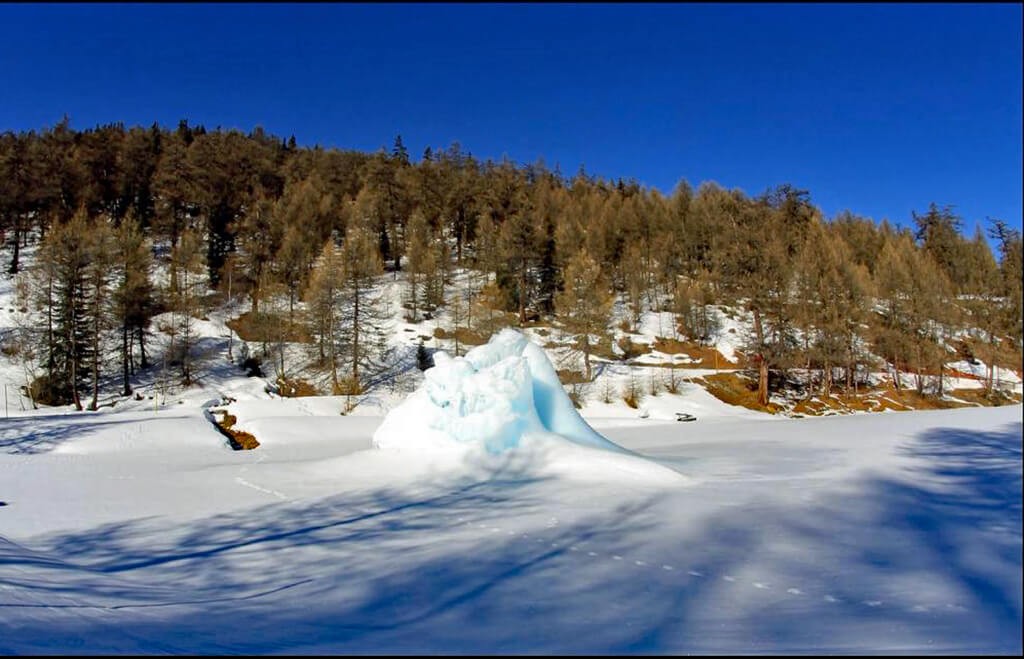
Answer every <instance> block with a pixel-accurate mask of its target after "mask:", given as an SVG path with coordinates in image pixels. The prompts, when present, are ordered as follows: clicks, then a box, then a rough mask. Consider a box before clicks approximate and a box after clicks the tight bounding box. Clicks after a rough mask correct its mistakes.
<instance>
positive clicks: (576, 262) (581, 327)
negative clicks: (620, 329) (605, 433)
mask: <svg viewBox="0 0 1024 659" xmlns="http://www.w3.org/2000/svg"><path fill="white" fill-rule="evenodd" d="M612 300H613V297H612V295H611V291H610V290H609V285H608V281H607V280H606V278H605V277H604V274H603V273H602V272H601V268H600V266H599V265H598V264H597V262H596V261H594V259H593V258H591V256H590V254H588V253H587V252H586V251H585V250H580V251H579V252H577V253H576V255H575V256H574V257H573V258H572V259H571V260H570V261H569V263H568V265H567V266H566V268H565V287H564V289H563V290H562V291H561V292H559V293H558V294H556V295H555V309H556V311H557V313H558V316H559V318H560V319H561V320H562V323H563V325H564V326H565V328H566V329H567V330H568V331H569V332H571V333H572V334H573V335H574V336H575V337H576V344H577V347H578V349H579V350H580V351H581V352H582V353H583V366H584V370H585V375H586V378H587V380H588V381H589V380H591V379H592V373H591V367H590V355H591V354H592V352H593V348H594V346H595V345H596V343H598V342H600V340H601V337H603V336H604V335H605V333H606V332H607V327H608V317H609V313H610V312H611V305H612Z"/></svg>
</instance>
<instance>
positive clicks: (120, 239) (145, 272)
mask: <svg viewBox="0 0 1024 659" xmlns="http://www.w3.org/2000/svg"><path fill="white" fill-rule="evenodd" d="M116 247H117V253H116V264H115V268H114V280H115V283H114V295H113V307H114V317H115V319H116V323H117V325H119V326H120V331H121V370H122V384H123V387H122V395H124V396H128V395H130V394H131V393H132V389H131V384H130V382H129V375H130V373H131V370H132V369H131V362H132V343H133V341H132V336H133V333H134V332H138V333H139V336H140V338H141V337H142V336H143V335H144V332H145V330H146V328H148V326H149V322H150V318H152V315H153V310H154V303H153V286H152V283H151V281H150V268H151V264H152V254H151V252H150V246H149V244H148V242H147V241H146V239H145V237H144V236H143V234H142V230H141V227H140V226H139V222H138V221H137V220H136V219H135V215H134V212H133V211H129V214H128V216H127V217H126V218H125V221H124V222H122V223H121V226H120V227H118V229H117V235H116ZM140 349H141V350H142V355H143V359H144V355H145V345H144V344H143V343H142V342H141V340H140Z"/></svg>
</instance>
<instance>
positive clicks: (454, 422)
mask: <svg viewBox="0 0 1024 659" xmlns="http://www.w3.org/2000/svg"><path fill="white" fill-rule="evenodd" d="M424 376H425V381H424V383H423V385H422V386H421V387H420V388H419V389H418V390H417V391H416V392H414V393H413V394H412V395H411V396H409V398H408V399H406V400H405V402H403V403H402V404H401V405H399V406H398V407H396V408H395V409H394V410H392V411H391V412H390V413H389V414H388V415H387V417H385V419H384V422H383V423H382V424H381V426H380V428H379V429H378V430H377V432H376V433H375V434H374V437H373V445H374V446H375V447H377V448H384V449H408V450H422V451H426V450H436V449H451V448H453V446H454V445H457V444H475V445H480V446H483V447H484V448H485V449H486V450H487V451H488V452H490V453H500V452H502V451H504V450H506V449H510V448H515V447H518V446H520V445H521V444H522V443H523V442H524V441H529V440H537V439H548V440H551V441H559V440H569V441H572V442H575V443H577V444H582V445H584V446H590V447H595V448H603V449H608V450H612V451H619V452H623V449H622V448H621V447H619V446H618V445H617V444H614V443H612V442H610V441H608V440H607V439H605V438H604V437H602V436H601V435H599V434H598V433H597V432H595V431H594V430H593V429H592V428H591V427H590V426H589V425H587V422H586V421H584V420H583V418H582V417H581V416H580V415H579V413H578V412H577V411H576V410H575V408H574V407H573V405H572V401H570V399H569V397H568V396H567V395H566V393H565V391H564V390H563V389H562V385H561V383H560V382H559V380H558V374H557V373H556V372H555V369H554V367H553V366H552V365H551V362H550V361H549V360H548V358H547V356H546V355H545V354H544V351H543V350H542V349H541V348H540V347H538V346H537V345H535V344H533V343H531V342H530V341H529V340H528V339H527V338H526V337H525V336H523V335H522V334H521V333H519V332H517V331H515V330H513V329H505V330H502V331H501V332H499V333H497V334H495V335H494V336H492V337H491V340H490V341H489V342H488V343H487V344H486V345H482V346H477V347H476V348H473V349H472V350H470V351H469V352H468V353H466V356H465V357H455V358H452V357H450V356H449V355H448V354H447V353H444V352H438V353H436V354H435V355H434V367H433V368H430V369H427V371H426V372H425V373H424Z"/></svg>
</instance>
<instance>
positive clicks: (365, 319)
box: [340, 225, 384, 391]
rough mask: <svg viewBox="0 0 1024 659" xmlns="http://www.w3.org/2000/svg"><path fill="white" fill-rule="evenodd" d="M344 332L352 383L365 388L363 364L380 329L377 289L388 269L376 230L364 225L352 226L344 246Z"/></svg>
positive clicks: (358, 387)
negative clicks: (361, 367)
mask: <svg viewBox="0 0 1024 659" xmlns="http://www.w3.org/2000/svg"><path fill="white" fill-rule="evenodd" d="M340 260H341V280H342V290H343V294H342V295H343V323H344V330H343V331H344V336H345V338H346V344H347V345H348V348H349V364H350V365H351V378H352V386H353V387H354V388H355V389H356V390H357V391H361V386H362V385H361V380H360V374H359V368H360V366H365V365H366V363H367V361H368V357H369V356H370V355H369V354H368V350H367V348H368V345H372V340H373V338H374V337H375V336H376V334H378V333H379V329H378V326H377V323H379V322H380V321H381V317H380V308H379V304H380V300H379V296H378V295H375V294H374V292H373V286H374V284H375V283H376V277H377V276H378V275H379V274H381V273H382V272H383V270H384V266H383V263H382V261H381V258H380V254H379V253H378V252H377V249H376V245H375V241H374V239H373V235H372V233H371V232H370V231H369V230H367V229H365V228H363V227H362V226H360V225H356V226H353V227H350V228H349V231H348V233H347V234H346V235H345V243H344V245H342V249H341V255H340Z"/></svg>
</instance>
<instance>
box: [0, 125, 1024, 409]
mask: <svg viewBox="0 0 1024 659" xmlns="http://www.w3.org/2000/svg"><path fill="white" fill-rule="evenodd" d="M954 209H955V207H953V206H944V205H937V204H935V203H932V202H931V200H922V205H921V209H920V211H919V212H914V213H913V215H912V217H909V218H893V219H899V220H901V221H904V222H905V223H906V224H907V226H912V228H911V229H907V228H899V227H897V226H894V225H893V224H890V223H888V222H886V221H882V222H881V223H876V222H875V221H873V220H872V219H869V218H863V217H858V216H856V215H853V214H850V213H847V212H844V213H840V214H839V215H837V216H836V217H832V218H825V217H823V216H822V213H821V211H820V210H819V209H818V208H816V207H815V205H814V204H813V202H812V192H811V191H806V190H801V189H799V188H798V187H795V186H793V185H790V184H787V183H782V184H780V185H778V186H776V187H773V188H771V189H769V190H766V191H764V192H763V193H761V194H758V195H756V196H750V195H748V194H746V193H744V192H742V191H740V190H728V189H725V188H723V187H721V186H719V185H717V184H715V183H711V182H706V183H702V184H700V185H699V186H698V187H697V188H696V189H694V188H692V187H691V186H690V185H689V184H688V183H686V182H685V181H682V182H680V183H679V185H678V186H677V187H676V188H675V189H674V190H673V191H672V192H671V193H670V194H665V193H662V192H660V191H658V190H655V189H647V188H644V187H641V186H640V185H639V184H637V183H636V182H633V181H622V180H618V181H608V180H603V179H601V178H598V177H594V176H590V175H588V174H587V173H586V172H585V171H583V170H582V169H581V170H580V171H579V172H577V173H575V174H574V175H565V174H563V173H561V172H559V171H552V170H551V169H549V168H547V167H546V166H545V165H544V164H542V163H534V164H526V165H521V164H516V163H512V162H509V161H507V160H505V161H501V162H493V161H490V160H487V161H480V160H478V159H476V158H474V157H473V156H472V155H471V154H470V153H467V152H464V151H463V150H462V149H461V148H460V147H459V145H458V144H454V145H451V146H449V147H446V148H441V149H437V150H432V149H430V148H428V149H427V150H426V151H425V152H424V153H423V154H422V157H421V158H419V159H418V160H417V161H414V159H413V158H411V157H410V155H409V153H408V152H407V150H406V149H405V147H404V146H403V144H402V141H401V138H400V137H399V138H396V139H395V141H394V146H393V148H392V149H390V151H388V150H384V149H382V150H380V151H378V152H375V153H362V152H356V151H346V150H339V149H324V148H320V147H315V148H306V147H299V146H297V145H296V143H295V140H294V138H291V139H287V138H282V137H278V136H273V135H269V134H267V133H265V132H264V131H262V130H261V129H256V130H254V131H252V132H251V133H249V134H248V135H247V134H244V133H242V132H239V131H237V130H221V129H216V130H208V129H206V128H204V127H202V126H190V125H189V124H188V123H187V122H185V121H182V122H181V123H180V124H179V125H178V126H177V128H174V129H170V128H166V127H161V126H157V125H154V126H152V127H150V128H142V127H131V128H127V127H125V126H123V125H120V124H114V125H105V126H99V127H97V128H95V129H89V130H81V131H79V130H75V129H72V128H71V127H70V125H69V123H68V121H67V120H65V121H64V122H62V123H60V124H58V125H56V126H54V127H53V128H47V129H43V130H40V131H38V132H35V131H32V132H27V133H13V132H7V133H4V134H3V135H2V136H0V238H2V245H3V257H4V266H5V269H6V270H7V271H8V272H9V273H10V274H11V275H12V276H15V281H16V283H17V287H16V288H17V294H18V298H19V303H18V306H19V310H20V311H21V313H22V316H21V317H22V318H23V320H22V321H21V322H20V325H19V326H18V327H16V328H14V329H12V330H11V331H9V332H8V333H7V334H6V335H5V336H3V337H2V341H3V350H4V353H5V354H6V355H7V356H8V357H9V358H12V359H18V360H21V361H22V362H23V363H24V364H25V368H26V372H27V373H30V374H31V377H29V378H27V380H28V382H30V383H31V387H30V388H29V393H30V394H31V396H32V398H33V401H35V402H37V403H43V404H68V403H72V404H74V405H75V406H76V408H78V409H82V408H84V407H92V408H95V407H96V405H97V401H98V398H99V395H100V392H101V389H102V388H103V387H107V388H113V387H114V385H113V384H112V383H114V382H116V383H117V384H116V389H117V390H118V392H119V393H121V394H123V395H130V394H131V386H130V376H131V375H132V374H133V373H134V372H136V371H137V370H139V369H145V368H148V367H149V366H150V359H149V355H147V342H148V341H150V340H151V337H152V335H153V333H154V332H163V333H165V334H168V335H169V336H170V337H171V346H172V347H173V354H172V355H171V357H170V363H172V364H173V365H174V367H175V369H176V372H177V374H178V376H179V377H180V380H181V382H182V383H183V384H185V385H188V384H189V383H190V381H191V379H192V377H193V373H192V371H191V369H190V359H191V354H192V351H193V349H194V347H195V343H196V332H195V330H194V327H193V325H194V323H195V322H196V321H197V319H201V318H203V317H204V316H205V315H206V314H207V313H208V312H209V311H210V310H211V309H214V308H217V307H219V306H222V305H224V304H225V303H226V302H227V301H229V300H235V299H241V300H244V301H245V306H244V310H243V311H242V312H240V313H239V315H238V317H236V318H235V319H234V320H233V321H232V322H233V327H235V329H236V330H237V331H238V333H239V335H242V336H245V337H247V338H249V339H250V340H254V341H258V342H259V343H261V344H262V345H263V346H264V354H261V355H258V356H255V357H253V359H261V360H264V361H269V360H271V359H272V355H271V352H272V350H271V348H272V347H273V346H275V345H277V346H280V345H282V344H284V343H293V344H303V345H305V346H306V354H307V357H308V360H309V363H310V365H311V367H313V368H316V369H319V371H320V372H321V373H323V374H324V377H325V378H329V379H328V381H329V383H330V389H331V391H326V392H321V393H336V394H337V393H356V392H359V391H362V390H364V389H365V388H366V387H368V386H372V385H373V383H374V382H377V381H378V379H375V376H376V375H378V374H379V371H380V370H381V368H383V367H382V361H381V359H380V358H379V357H380V355H379V353H380V351H381V350H382V349H383V345H384V342H383V339H382V334H383V333H384V332H385V330H384V329H383V327H382V323H381V321H382V319H383V318H384V317H385V316H386V315H387V310H386V309H384V308H383V306H382V305H383V304H384V296H383V295H382V294H381V291H380V286H379V284H380V283H381V282H382V281H387V280H389V279H390V280H391V281H400V282H401V287H402V307H403V309H404V315H405V317H406V318H407V319H408V321H410V322H417V321H420V320H421V319H424V318H428V319H431V318H441V317H443V318H444V323H443V324H444V325H445V326H444V327H441V326H439V327H437V328H436V331H437V332H438V335H440V336H446V337H456V339H457V341H461V342H466V343H480V342H482V341H485V340H486V338H487V337H488V336H489V335H490V334H491V332H493V331H494V330H496V329H497V328H500V327H502V326H506V325H518V326H537V325H544V326H551V327H556V328H559V330H560V331H561V332H563V333H564V335H565V336H568V337H571V338H572V340H573V346H574V350H575V353H576V354H577V355H578V363H577V365H576V367H575V369H574V370H575V371H576V375H575V377H577V378H578V379H579V380H581V381H589V380H592V378H593V377H594V374H593V361H594V359H606V360H607V359H620V360H628V359H630V357H631V345H630V344H629V342H628V341H626V342H625V344H623V343H622V342H621V341H618V342H617V341H616V340H615V339H614V336H615V332H616V330H618V331H620V332H630V331H635V330H636V329H637V326H638V324H639V323H640V322H641V319H642V316H643V314H644V313H645V312H649V311H657V312H670V313H671V314H673V317H674V319H675V323H674V327H673V328H672V331H671V334H670V336H667V337H666V338H671V339H673V340H675V341H676V343H677V344H679V345H684V346H690V347H692V348H694V349H700V348H701V347H707V346H709V345H713V344H714V343H715V341H716V338H717V337H718V336H719V334H720V332H721V331H722V326H721V315H720V314H719V313H717V312H716V309H721V308H730V309H734V310H736V311H737V312H742V313H744V314H747V315H748V317H749V318H750V328H749V329H750V332H749V337H747V338H746V339H745V341H744V343H743V345H742V348H741V351H740V353H741V354H740V356H739V357H740V359H741V364H740V366H742V367H743V368H744V369H746V370H747V371H749V373H750V375H751V377H752V379H754V380H756V382H757V384H756V392H757V399H758V403H759V404H761V405H766V404H767V403H768V401H769V397H770V395H771V394H772V392H774V391H778V390H781V389H785V388H786V387H789V386H792V384H793V382H795V381H798V380H799V381H801V382H802V384H803V386H806V387H808V388H810V389H813V390H814V391H821V392H823V393H824V394H826V395H827V394H829V393H830V392H832V391H847V392H849V391H854V390H856V389H857V388H858V387H864V386H865V385H866V384H867V383H868V375H869V374H870V373H872V372H878V371H882V372H892V373H895V372H902V373H905V374H910V375H911V376H912V378H913V382H914V385H913V386H914V388H916V390H917V392H918V393H919V394H922V395H932V396H939V397H941V396H942V395H943V394H944V391H943V389H944V382H945V380H944V378H943V377H942V376H943V375H948V369H947V364H949V363H951V362H958V361H963V360H967V361H968V362H972V363H973V362H974V361H975V360H980V361H981V362H983V363H984V364H985V365H987V367H988V369H987V373H986V375H985V376H984V378H983V379H984V389H985V392H986V395H987V396H988V397H989V399H990V401H993V402H998V401H1000V400H1003V398H1001V396H1003V394H1001V393H1000V392H999V387H998V386H997V378H996V377H995V374H996V369H995V367H996V366H999V367H1003V368H1006V369H1010V370H1012V371H1016V372H1018V373H1019V372H1020V369H1021V346H1022V306H1021V304H1022V302H1021V279H1022V269H1021V268H1022V247H1021V234H1020V231H1018V230H1016V229H1014V228H1012V227H1011V226H1010V225H1008V224H1007V223H1006V222H1004V221H1002V220H1000V219H988V218H986V226H987V232H988V234H989V235H988V236H987V237H988V238H991V239H992V244H994V245H996V246H997V250H996V253H995V254H993V251H992V249H991V248H990V242H989V241H988V240H986V235H984V234H983V233H982V232H981V230H979V231H977V232H975V233H973V235H969V236H968V235H965V234H964V219H963V218H960V217H958V216H957V215H956V213H955V210H954ZM975 219H978V218H969V220H970V221H971V222H972V223H973V222H974V220H975ZM27 255H31V258H29V257H28V256H27ZM154 319H161V320H160V322H154ZM278 355H279V356H280V359H282V360H283V352H282V351H281V350H280V349H279V350H278ZM797 373H798V374H800V377H796V376H795V375H794V374H797ZM281 375H283V374H280V373H279V377H280V376H281ZM800 378H802V380H801V379H800ZM901 382H903V380H902V379H901V378H898V377H896V378H894V379H893V384H894V386H895V387H897V388H899V387H900V386H903V385H901Z"/></svg>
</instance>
